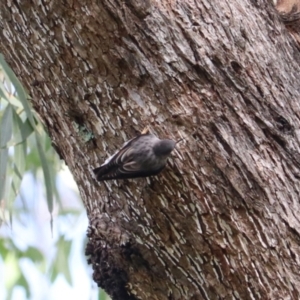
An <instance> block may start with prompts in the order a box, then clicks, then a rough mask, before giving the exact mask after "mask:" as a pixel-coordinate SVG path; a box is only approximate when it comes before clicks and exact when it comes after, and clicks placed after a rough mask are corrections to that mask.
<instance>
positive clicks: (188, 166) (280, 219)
mask: <svg viewBox="0 0 300 300" xmlns="http://www.w3.org/2000/svg"><path fill="white" fill-rule="evenodd" d="M0 28H1V31H0V37H1V44H0V51H1V52H2V53H4V55H5V58H6V60H7V61H8V63H9V64H10V65H11V66H12V68H13V70H14V71H15V72H16V74H17V76H18V77H19V78H20V79H21V81H22V82H23V84H24V85H25V86H26V87H27V89H28V91H29V92H30V95H31V97H32V103H33V106H34V108H35V110H36V111H37V112H38V113H39V115H40V117H41V119H42V121H43V122H44V124H45V125H46V127H47V129H48V131H49V134H50V136H51V139H52V142H53V144H54V146H55V148H56V149H57V151H58V152H59V154H60V155H61V157H62V158H63V159H64V160H65V161H66V163H67V165H68V166H69V168H70V170H71V172H72V173H73V175H74V178H75V180H76V182H77V184H78V187H79V190H80V193H81V196H82V200H83V202H84V204H85V206H86V209H87V214H88V217H89V220H90V227H89V230H88V236H89V242H88V245H87V250H86V252H87V254H88V255H89V262H90V263H91V264H92V266H93V269H94V280H95V281H96V282H97V283H98V284H99V286H101V287H103V288H105V289H106V291H107V292H108V293H109V294H110V295H111V296H112V297H113V299H122V300H124V299H159V300H163V299H243V300H244V299H299V298H300V274H299V270H300V269H299V267H300V266H299V265H300V261H299V254H300V222H299V210H300V204H299V193H300V185H299V179H300V163H299V161H300V147H299V146H300V144H299V138H300V133H299V115H300V111H299V95H300V88H299V74H300V67H299V62H300V57H299V50H298V49H297V47H296V44H295V42H294V40H293V39H292V38H291V37H290V36H289V35H288V33H287V31H286V29H285V27H284V25H283V24H282V22H281V21H280V18H279V17H278V14H277V13H276V11H275V9H274V8H273V6H272V5H271V4H270V3H268V2H267V1H250V0H245V1H240V0H231V1H229V0H227V1H225V0H223V1H219V0H210V1H205V0H204V1H200V0H198V1H196V0H195V1H188V0H186V1H170V0H169V1H167V0H164V1H154V0H153V1H150V0H147V1H141V0H128V1H121V0H103V1H96V0H82V1H78V0H69V1H58V0H53V1H51V0H49V1H41V2H40V1H34V0H32V1H30V0H22V1H16V0H2V1H1V3H0ZM145 126H149V127H150V130H151V131H152V132H153V133H156V134H157V135H158V136H159V137H162V138H163V137H169V138H172V139H177V138H179V137H186V140H185V142H182V143H181V144H179V145H178V147H177V151H175V153H174V154H173V156H172V158H171V159H170V161H169V165H168V166H167V168H166V170H164V172H163V173H162V174H160V175H159V176H156V177H153V178H148V179H136V180H124V181H118V182H115V181H112V182H107V183H106V182H104V183H98V182H96V180H95V178H94V177H93V175H92V169H93V168H94V167H96V166H98V165H99V164H101V163H102V162H103V161H104V160H105V159H106V158H107V156H108V155H109V154H112V153H113V152H114V151H115V150H116V149H117V148H119V147H120V145H121V144H122V143H123V142H124V141H126V140H127V139H129V138H131V137H133V136H135V135H136V134H137V132H139V131H140V130H142V129H143V128H144V127H145ZM192 133H193V134H192Z"/></svg>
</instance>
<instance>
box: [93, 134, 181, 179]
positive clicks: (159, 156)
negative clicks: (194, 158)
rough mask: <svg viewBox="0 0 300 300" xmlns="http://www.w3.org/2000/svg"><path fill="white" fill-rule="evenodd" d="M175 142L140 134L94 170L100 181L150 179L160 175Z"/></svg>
mask: <svg viewBox="0 0 300 300" xmlns="http://www.w3.org/2000/svg"><path fill="white" fill-rule="evenodd" d="M176 143H177V142H175V141H173V140H170V139H163V140H161V139H159V138H158V137H157V136H155V135H154V134H151V133H145V134H143V133H142V134H140V135H138V136H136V137H134V138H133V139H131V140H129V141H127V142H126V143H125V144H123V146H122V148H121V149H120V150H118V151H117V152H116V153H115V154H113V155H112V156H111V157H109V158H108V159H106V161H105V162H104V163H103V164H102V165H101V166H100V167H98V168H95V169H94V170H93V172H94V174H95V175H96V178H97V180H98V181H104V180H112V179H128V178H138V177H148V176H154V175H157V174H159V173H160V172H161V171H162V170H163V168H164V167H165V165H166V163H167V159H168V157H169V155H170V154H171V152H172V151H173V150H174V148H175V146H176Z"/></svg>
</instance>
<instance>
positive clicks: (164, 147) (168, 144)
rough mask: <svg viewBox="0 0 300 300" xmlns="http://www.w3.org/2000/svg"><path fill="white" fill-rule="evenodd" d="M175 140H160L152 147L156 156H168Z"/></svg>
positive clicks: (174, 144)
mask: <svg viewBox="0 0 300 300" xmlns="http://www.w3.org/2000/svg"><path fill="white" fill-rule="evenodd" d="M175 146H176V142H174V141H172V140H160V141H158V142H157V143H156V144H155V145H154V147H153V151H154V153H155V155H157V156H168V155H169V154H171V152H172V151H173V150H174V148H175Z"/></svg>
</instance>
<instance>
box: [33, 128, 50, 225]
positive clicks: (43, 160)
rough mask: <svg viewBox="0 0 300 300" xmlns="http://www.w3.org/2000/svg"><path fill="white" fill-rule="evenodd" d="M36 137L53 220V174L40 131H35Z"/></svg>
mask: <svg viewBox="0 0 300 300" xmlns="http://www.w3.org/2000/svg"><path fill="white" fill-rule="evenodd" d="M35 138H36V145H37V150H38V153H39V157H40V160H41V164H42V169H43V173H44V180H45V185H46V197H47V205H48V210H49V212H50V214H51V220H52V211H53V188H52V182H51V176H50V170H49V166H48V162H47V159H46V155H45V152H44V150H43V147H42V144H41V140H40V136H39V133H38V132H35Z"/></svg>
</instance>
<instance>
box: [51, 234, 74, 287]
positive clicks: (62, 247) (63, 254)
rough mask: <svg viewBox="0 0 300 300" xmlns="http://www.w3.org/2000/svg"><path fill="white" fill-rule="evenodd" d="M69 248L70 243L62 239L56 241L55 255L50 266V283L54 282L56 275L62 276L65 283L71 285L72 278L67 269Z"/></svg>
mask: <svg viewBox="0 0 300 300" xmlns="http://www.w3.org/2000/svg"><path fill="white" fill-rule="evenodd" d="M71 246H72V241H67V240H65V239H64V237H60V238H59V240H58V241H57V243H56V249H57V254H56V257H55V259H54V263H53V265H52V270H51V281H54V280H55V279H56V277H57V275H58V274H63V275H64V276H65V278H66V280H67V282H68V283H69V284H70V285H72V277H71V273H70V268H69V256H70V251H71Z"/></svg>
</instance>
